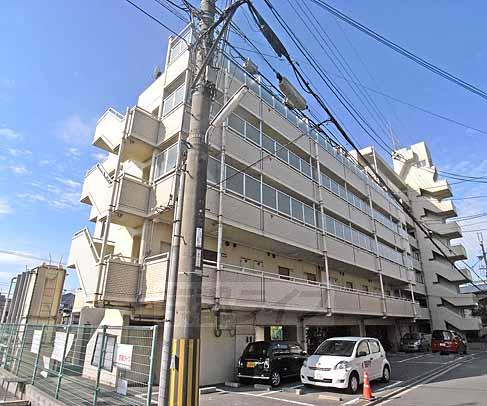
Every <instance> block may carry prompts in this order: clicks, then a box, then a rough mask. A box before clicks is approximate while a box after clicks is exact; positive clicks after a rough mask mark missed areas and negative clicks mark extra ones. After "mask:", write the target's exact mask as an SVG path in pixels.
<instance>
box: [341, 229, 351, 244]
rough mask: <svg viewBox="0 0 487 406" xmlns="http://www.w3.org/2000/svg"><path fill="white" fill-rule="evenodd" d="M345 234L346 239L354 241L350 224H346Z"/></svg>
mask: <svg viewBox="0 0 487 406" xmlns="http://www.w3.org/2000/svg"><path fill="white" fill-rule="evenodd" d="M343 236H344V238H345V240H347V241H350V242H352V231H351V230H350V227H349V226H345V227H344V230H343Z"/></svg>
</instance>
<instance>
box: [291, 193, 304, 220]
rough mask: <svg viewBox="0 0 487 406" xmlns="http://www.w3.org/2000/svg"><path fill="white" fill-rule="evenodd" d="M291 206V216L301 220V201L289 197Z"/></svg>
mask: <svg viewBox="0 0 487 406" xmlns="http://www.w3.org/2000/svg"><path fill="white" fill-rule="evenodd" d="M291 208H292V216H293V218H295V219H297V220H301V221H303V220H304V218H303V203H301V202H300V201H299V200H296V199H293V198H291Z"/></svg>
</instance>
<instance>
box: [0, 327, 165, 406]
mask: <svg viewBox="0 0 487 406" xmlns="http://www.w3.org/2000/svg"><path fill="white" fill-rule="evenodd" d="M156 339H157V326H127V327H114V326H98V327H96V326H92V325H29V324H27V325H22V324H2V325H0V368H3V369H5V370H7V371H9V372H10V373H12V374H14V375H16V376H17V377H19V378H22V379H24V380H25V382H26V383H27V384H31V385H33V386H34V387H36V388H38V389H39V390H41V391H43V392H45V393H46V394H47V395H49V396H51V397H52V398H54V399H59V400H60V401H62V403H63V404H65V405H89V404H91V405H100V404H103V405H151V404H153V393H154V392H157V388H155V389H153V383H154V382H157V379H156V376H155V374H156V373H157V372H156V370H155V365H156V363H155V358H156V345H155V343H156Z"/></svg>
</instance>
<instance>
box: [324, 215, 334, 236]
mask: <svg viewBox="0 0 487 406" xmlns="http://www.w3.org/2000/svg"><path fill="white" fill-rule="evenodd" d="M326 231H328V232H329V233H330V234H333V235H335V220H334V219H333V218H332V217H330V216H326Z"/></svg>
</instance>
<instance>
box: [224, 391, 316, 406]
mask: <svg viewBox="0 0 487 406" xmlns="http://www.w3.org/2000/svg"><path fill="white" fill-rule="evenodd" d="M232 393H233V394H235V395H243V396H252V397H260V398H262V399H271V400H278V401H280V402H284V403H292V404H294V405H300V406H316V405H314V404H313V403H305V402H298V401H297V400H289V399H281V398H276V397H274V396H262V395H261V394H259V395H256V394H253V393H245V392H232ZM266 395H267V394H266Z"/></svg>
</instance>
